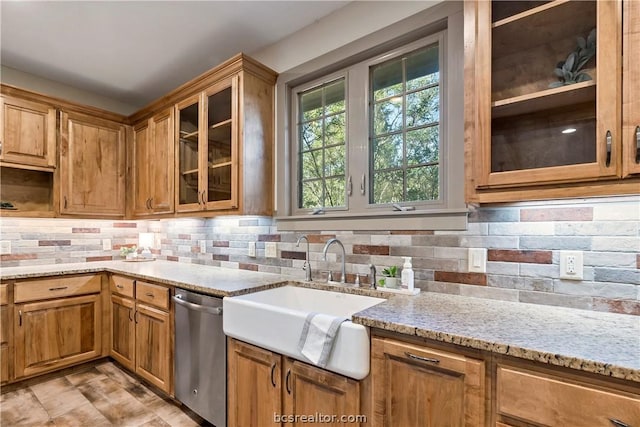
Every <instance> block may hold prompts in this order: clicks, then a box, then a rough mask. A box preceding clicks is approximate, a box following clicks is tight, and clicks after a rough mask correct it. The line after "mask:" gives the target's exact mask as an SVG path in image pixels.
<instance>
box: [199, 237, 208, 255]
mask: <svg viewBox="0 0 640 427" xmlns="http://www.w3.org/2000/svg"><path fill="white" fill-rule="evenodd" d="M200 253H202V254H206V253H207V241H206V240H200Z"/></svg>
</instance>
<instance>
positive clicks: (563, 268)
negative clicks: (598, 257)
mask: <svg viewBox="0 0 640 427" xmlns="http://www.w3.org/2000/svg"><path fill="white" fill-rule="evenodd" d="M583 277H584V262H583V255H582V251H560V278H561V279H567V280H582V279H583Z"/></svg>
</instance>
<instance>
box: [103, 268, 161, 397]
mask: <svg viewBox="0 0 640 427" xmlns="http://www.w3.org/2000/svg"><path fill="white" fill-rule="evenodd" d="M110 289H111V350H110V356H111V357H113V358H114V359H115V360H117V361H118V362H119V363H121V364H122V365H123V366H124V367H126V368H128V369H130V370H131V371H132V372H135V373H137V374H138V375H140V376H141V377H142V378H144V379H145V380H147V381H149V382H150V383H151V384H153V385H155V386H156V387H158V388H159V389H161V390H163V391H165V392H166V393H168V394H171V393H172V381H173V369H172V368H173V348H172V340H171V336H172V330H171V324H172V320H171V309H170V307H171V305H170V302H169V301H170V299H169V295H170V290H169V288H167V287H164V286H159V285H154V284H152V283H146V282H142V281H138V280H133V279H129V278H126V277H122V276H116V275H114V276H111V278H110Z"/></svg>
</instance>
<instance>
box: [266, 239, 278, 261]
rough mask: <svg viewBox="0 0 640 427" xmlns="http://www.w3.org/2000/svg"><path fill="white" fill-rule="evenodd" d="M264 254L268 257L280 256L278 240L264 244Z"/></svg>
mask: <svg viewBox="0 0 640 427" xmlns="http://www.w3.org/2000/svg"><path fill="white" fill-rule="evenodd" d="M264 256H266V257H267V258H276V257H277V256H278V245H277V244H276V242H266V243H265V244H264Z"/></svg>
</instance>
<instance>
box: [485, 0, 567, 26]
mask: <svg viewBox="0 0 640 427" xmlns="http://www.w3.org/2000/svg"><path fill="white" fill-rule="evenodd" d="M569 1H571V0H555V1H552V2H549V3H546V4H543V5H541V6H537V7H533V8H531V9H528V10H525V11H524V12H520V13H516V14H515V15H512V16H508V17H506V18H503V19H500V20H498V21H496V22H494V23H493V24H491V27H492V28H498V27H502V26H503V25H508V24H511V23H512V22H516V21H523V20H526V19H528V18H530V17H532V16H534V15H536V14H538V13H543V12H546V11H547V10H549V9H553V8H556V7H559V6H563V5H564V4H565V3H569Z"/></svg>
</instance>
